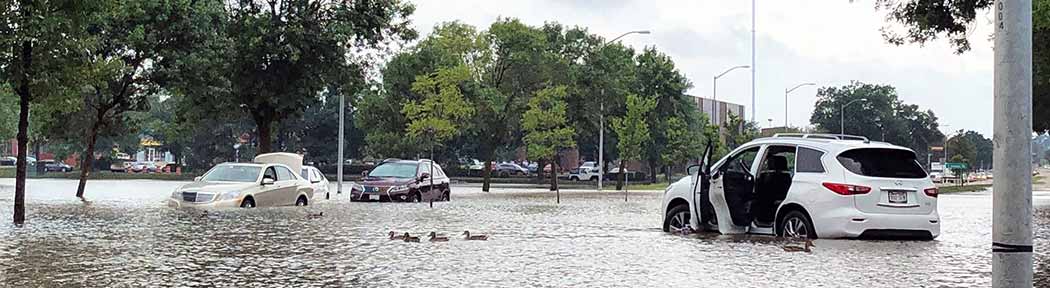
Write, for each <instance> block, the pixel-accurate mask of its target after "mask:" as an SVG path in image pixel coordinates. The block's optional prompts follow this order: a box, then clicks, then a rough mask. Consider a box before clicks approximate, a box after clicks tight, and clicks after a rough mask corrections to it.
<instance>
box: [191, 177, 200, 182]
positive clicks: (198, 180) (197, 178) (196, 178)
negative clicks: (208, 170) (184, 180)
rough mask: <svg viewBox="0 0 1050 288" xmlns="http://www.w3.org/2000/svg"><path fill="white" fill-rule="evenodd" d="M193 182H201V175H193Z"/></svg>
mask: <svg viewBox="0 0 1050 288" xmlns="http://www.w3.org/2000/svg"><path fill="white" fill-rule="evenodd" d="M193 182H201V176H197V177H193Z"/></svg>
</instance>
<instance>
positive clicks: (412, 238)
mask: <svg viewBox="0 0 1050 288" xmlns="http://www.w3.org/2000/svg"><path fill="white" fill-rule="evenodd" d="M403 237H405V242H419V237H416V236H410V235H408V232H405V235H404V236H403Z"/></svg>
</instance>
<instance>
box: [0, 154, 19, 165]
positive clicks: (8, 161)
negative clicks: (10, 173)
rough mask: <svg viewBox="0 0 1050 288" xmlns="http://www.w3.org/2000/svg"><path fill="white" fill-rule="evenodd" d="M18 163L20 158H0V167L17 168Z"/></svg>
mask: <svg viewBox="0 0 1050 288" xmlns="http://www.w3.org/2000/svg"><path fill="white" fill-rule="evenodd" d="M17 163H18V158H15V157H14V156H7V157H3V158H0V166H15V164H17Z"/></svg>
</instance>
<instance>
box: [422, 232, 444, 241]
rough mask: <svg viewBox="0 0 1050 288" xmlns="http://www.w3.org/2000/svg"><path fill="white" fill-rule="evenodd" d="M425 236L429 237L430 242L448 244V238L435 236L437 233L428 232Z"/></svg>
mask: <svg viewBox="0 0 1050 288" xmlns="http://www.w3.org/2000/svg"><path fill="white" fill-rule="evenodd" d="M427 236H430V242H448V237H445V236H437V232H430V234H428V235H427Z"/></svg>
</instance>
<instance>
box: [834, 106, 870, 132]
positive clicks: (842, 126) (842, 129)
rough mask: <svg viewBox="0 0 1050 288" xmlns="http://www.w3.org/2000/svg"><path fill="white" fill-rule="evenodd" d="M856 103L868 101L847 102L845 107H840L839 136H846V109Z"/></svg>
mask: <svg viewBox="0 0 1050 288" xmlns="http://www.w3.org/2000/svg"><path fill="white" fill-rule="evenodd" d="M857 101H868V99H865V98H860V99H855V100H853V101H849V102H848V103H846V105H842V109H839V134H842V135H846V107H847V106H849V105H850V104H853V103H855V102H857Z"/></svg>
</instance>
